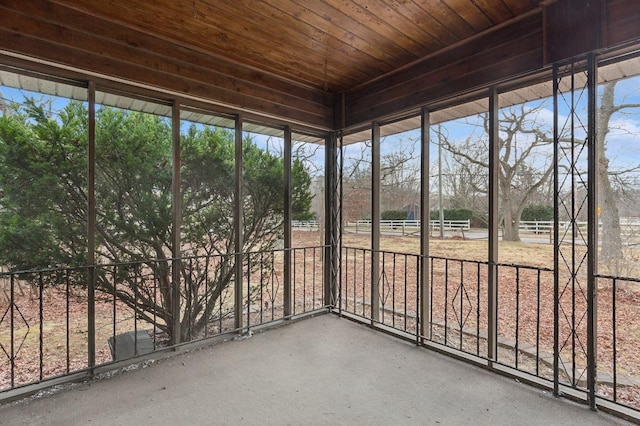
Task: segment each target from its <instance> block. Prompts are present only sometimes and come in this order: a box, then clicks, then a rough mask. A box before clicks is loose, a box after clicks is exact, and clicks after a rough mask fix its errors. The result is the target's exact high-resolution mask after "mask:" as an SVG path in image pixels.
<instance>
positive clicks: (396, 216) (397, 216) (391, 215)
mask: <svg viewBox="0 0 640 426" xmlns="http://www.w3.org/2000/svg"><path fill="white" fill-rule="evenodd" d="M380 218H381V219H382V220H407V211H406V210H385V211H383V212H382V213H380Z"/></svg>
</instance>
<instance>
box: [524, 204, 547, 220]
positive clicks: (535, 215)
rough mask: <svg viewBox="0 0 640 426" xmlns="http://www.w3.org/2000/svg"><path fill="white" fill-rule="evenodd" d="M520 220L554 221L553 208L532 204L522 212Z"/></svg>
mask: <svg viewBox="0 0 640 426" xmlns="http://www.w3.org/2000/svg"><path fill="white" fill-rule="evenodd" d="M520 220H524V221H534V220H553V206H545V205H542V204H532V205H530V206H527V207H525V208H524V210H523V211H522V216H520Z"/></svg>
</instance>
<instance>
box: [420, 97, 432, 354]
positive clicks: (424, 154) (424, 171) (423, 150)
mask: <svg viewBox="0 0 640 426" xmlns="http://www.w3.org/2000/svg"><path fill="white" fill-rule="evenodd" d="M430 121H431V120H430V115H429V111H428V110H427V109H426V108H422V110H421V115H420V123H421V126H420V127H421V131H420V224H421V226H420V263H421V265H420V313H419V316H420V334H421V335H422V340H421V342H422V343H423V344H424V338H425V337H427V339H431V337H432V336H431V334H430V330H431V327H429V319H430V318H431V305H430V303H431V295H430V292H431V286H430V282H429V277H430V275H429V274H430V272H429V233H430V232H429V220H430V218H429V216H430V215H429V212H430V208H429V144H430V141H431V135H430V132H429V130H430V126H431V122H430ZM427 330H429V335H427Z"/></svg>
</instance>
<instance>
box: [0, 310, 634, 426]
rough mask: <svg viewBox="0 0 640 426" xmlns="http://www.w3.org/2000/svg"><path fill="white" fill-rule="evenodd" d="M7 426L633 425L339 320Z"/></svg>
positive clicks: (268, 337) (265, 336) (31, 405)
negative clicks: (271, 425)
mask: <svg viewBox="0 0 640 426" xmlns="http://www.w3.org/2000/svg"><path fill="white" fill-rule="evenodd" d="M0 424H2V425H22V424H28V425H80V424H82V425H86V424H91V425H270V424H273V425H320V424H343V425H410V424H415V425H436V424H438V425H465V424H473V425H534V424H539V425H606V424H624V422H622V421H618V420H616V419H615V418H613V417H610V416H608V415H605V414H603V413H595V412H592V411H590V410H589V409H588V408H587V407H586V406H582V405H576V404H574V403H571V402H569V401H567V400H565V399H558V400H556V399H554V398H553V397H552V396H551V395H550V394H549V393H548V392H543V391H540V390H537V389H535V388H532V387H529V386H527V385H524V384H520V383H518V382H516V381H514V380H511V379H508V378H505V377H501V376H499V375H496V374H493V373H490V372H488V371H485V370H482V369H479V368H476V367H474V366H471V365H468V364H465V363H462V362H459V361H456V360H453V359H450V358H448V357H445V356H443V355H440V354H437V353H434V352H432V351H428V350H426V349H424V348H418V347H416V346H415V345H411V344H409V343H405V342H403V341H400V340H398V339H395V338H393V337H390V336H387V335H385V334H382V333H379V332H376V331H374V330H371V329H368V328H366V327H364V326H361V325H358V324H355V323H352V322H350V321H348V320H346V319H340V318H338V317H336V316H333V315H323V316H320V317H316V318H312V319H307V320H304V321H299V322H295V323H292V324H289V325H286V326H283V327H280V328H277V329H272V330H269V331H265V332H263V333H258V334H256V335H254V336H253V337H251V338H248V339H244V340H237V341H232V342H227V343H222V344H218V345H215V346H210V347H207V348H204V349H200V350H196V351H193V352H189V353H186V354H182V355H180V356H176V357H173V358H169V359H164V360H161V361H157V362H155V363H153V364H152V365H151V366H149V367H147V368H143V369H138V370H135V371H129V372H126V373H122V374H119V375H116V376H114V377H111V378H109V379H104V380H98V381H93V382H89V383H83V384H78V385H74V386H72V387H70V388H69V389H66V390H64V391H61V392H58V393H53V394H51V395H49V396H46V397H41V398H35V399H34V398H32V399H28V400H24V401H20V402H18V403H14V404H10V405H5V406H2V407H0Z"/></svg>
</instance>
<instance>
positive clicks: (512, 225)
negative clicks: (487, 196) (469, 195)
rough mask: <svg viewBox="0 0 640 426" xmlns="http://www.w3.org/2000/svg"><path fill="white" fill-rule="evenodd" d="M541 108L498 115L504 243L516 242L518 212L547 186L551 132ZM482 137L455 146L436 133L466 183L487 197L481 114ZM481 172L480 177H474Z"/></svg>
mask: <svg viewBox="0 0 640 426" xmlns="http://www.w3.org/2000/svg"><path fill="white" fill-rule="evenodd" d="M543 109H544V104H543V103H540V104H538V105H535V106H532V105H530V104H521V105H516V106H512V107H509V108H504V109H502V110H501V111H500V128H499V140H498V147H499V153H500V154H499V167H498V185H499V191H500V204H501V213H502V220H503V224H504V234H503V239H504V240H507V241H520V234H519V228H520V217H521V216H522V211H523V210H524V209H525V207H526V206H527V205H528V204H529V203H530V202H531V200H532V199H533V197H534V196H535V195H536V194H538V193H539V192H540V190H541V189H542V188H543V187H544V185H545V184H546V183H547V182H548V180H549V177H550V176H551V172H552V171H553V163H552V161H551V153H552V151H551V145H552V143H553V138H552V132H551V130H550V129H549V126H548V125H546V124H545V123H544V121H541V120H539V115H540V113H541V111H543ZM477 125H481V126H483V127H484V132H482V133H481V135H480V136H478V135H475V134H474V135H472V136H470V137H467V138H466V139H465V140H463V141H458V142H456V141H454V140H451V138H449V137H447V135H446V134H445V133H444V132H440V133H438V137H439V142H440V143H442V146H443V148H444V149H445V150H447V151H448V152H450V153H451V154H452V155H453V158H454V161H456V162H458V163H459V164H460V165H461V167H462V170H463V171H464V174H465V175H466V176H468V177H469V178H470V180H468V181H467V182H468V183H470V184H472V187H473V188H474V189H475V190H477V191H480V192H483V193H487V185H486V178H484V179H483V180H484V182H482V178H480V179H481V180H480V181H479V180H478V179H479V176H487V173H488V172H487V171H488V170H489V156H488V151H489V140H488V134H489V132H488V129H489V117H488V115H487V114H483V115H481V123H479V124H477ZM481 170H484V171H485V172H484V173H479V172H480V171H481Z"/></svg>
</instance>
